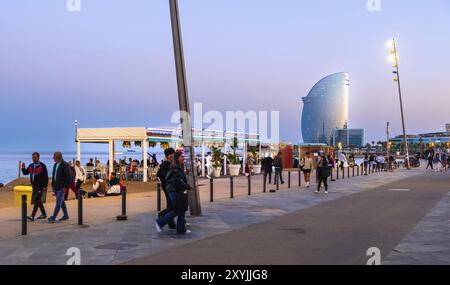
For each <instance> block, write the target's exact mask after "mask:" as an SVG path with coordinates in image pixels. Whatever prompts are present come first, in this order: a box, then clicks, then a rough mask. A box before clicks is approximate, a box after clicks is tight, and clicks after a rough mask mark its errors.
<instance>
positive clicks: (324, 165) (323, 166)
mask: <svg viewBox="0 0 450 285" xmlns="http://www.w3.org/2000/svg"><path fill="white" fill-rule="evenodd" d="M328 176H330V168H329V166H328V159H327V158H326V157H325V155H324V154H321V155H320V158H319V162H318V164H317V179H318V180H319V184H318V185H317V191H316V193H317V194H318V193H320V187H321V186H322V183H323V185H324V186H325V194H328V181H327V180H328Z"/></svg>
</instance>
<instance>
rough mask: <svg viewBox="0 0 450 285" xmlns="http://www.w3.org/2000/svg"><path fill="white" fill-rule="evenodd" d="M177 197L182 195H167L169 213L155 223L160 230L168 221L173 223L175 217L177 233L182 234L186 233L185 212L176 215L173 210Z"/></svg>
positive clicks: (172, 193)
mask: <svg viewBox="0 0 450 285" xmlns="http://www.w3.org/2000/svg"><path fill="white" fill-rule="evenodd" d="M178 195H183V194H181V193H176V192H170V193H169V195H168V196H169V199H170V202H171V206H172V209H171V210H170V211H168V212H167V213H166V214H165V215H163V216H162V217H161V218H159V219H158V220H157V221H156V222H157V223H158V225H159V226H160V227H161V228H162V227H164V226H165V225H166V224H168V223H170V221H173V220H174V218H175V217H176V218H177V226H176V229H177V233H178V234H184V233H186V219H185V215H186V212H185V211H180V212H179V213H176V212H175V210H174V209H175V205H176V203H177V199H178Z"/></svg>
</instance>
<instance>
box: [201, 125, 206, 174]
mask: <svg viewBox="0 0 450 285" xmlns="http://www.w3.org/2000/svg"><path fill="white" fill-rule="evenodd" d="M204 139H205V138H204V134H202V163H201V165H202V177H205V175H206V174H205V140H204Z"/></svg>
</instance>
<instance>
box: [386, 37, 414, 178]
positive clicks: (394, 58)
mask: <svg viewBox="0 0 450 285" xmlns="http://www.w3.org/2000/svg"><path fill="white" fill-rule="evenodd" d="M389 45H390V48H391V56H392V61H393V62H394V65H393V67H394V68H395V70H394V71H393V73H394V74H395V78H394V81H396V82H397V85H398V96H399V99H400V113H401V116H402V127H403V143H404V145H405V152H406V167H407V169H411V165H410V162H409V148H408V140H407V137H406V126H405V116H404V113H403V100H402V88H401V84H400V71H399V67H398V54H397V43H396V41H395V38H393V39H392V41H390V42H389Z"/></svg>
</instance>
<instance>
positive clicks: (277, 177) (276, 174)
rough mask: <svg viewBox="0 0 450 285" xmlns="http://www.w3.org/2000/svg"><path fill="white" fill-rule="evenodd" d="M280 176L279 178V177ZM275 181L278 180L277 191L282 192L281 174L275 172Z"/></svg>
mask: <svg viewBox="0 0 450 285" xmlns="http://www.w3.org/2000/svg"><path fill="white" fill-rule="evenodd" d="M278 174H279V176H278ZM275 179H276V180H277V191H278V190H280V179H281V172H280V173H279V172H275Z"/></svg>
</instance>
